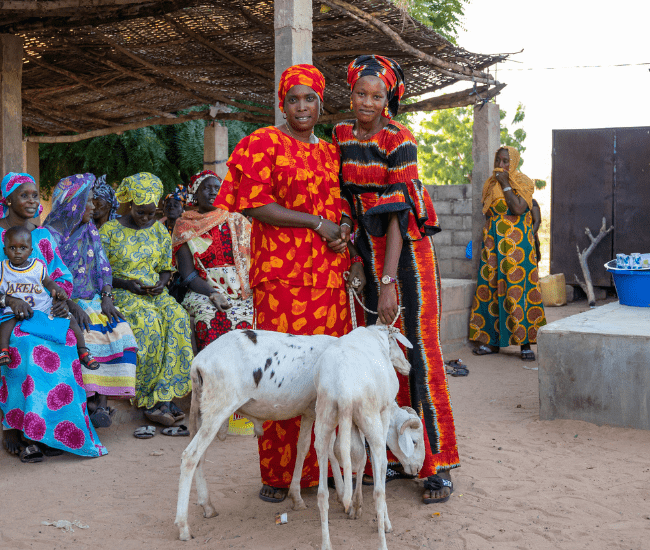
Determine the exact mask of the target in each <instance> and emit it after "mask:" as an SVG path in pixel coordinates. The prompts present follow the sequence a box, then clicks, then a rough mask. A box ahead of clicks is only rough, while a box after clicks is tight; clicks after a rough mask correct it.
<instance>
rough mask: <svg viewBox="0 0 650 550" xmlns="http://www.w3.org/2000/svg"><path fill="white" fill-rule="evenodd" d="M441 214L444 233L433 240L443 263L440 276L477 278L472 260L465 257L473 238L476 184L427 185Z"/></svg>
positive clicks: (440, 218)
mask: <svg viewBox="0 0 650 550" xmlns="http://www.w3.org/2000/svg"><path fill="white" fill-rule="evenodd" d="M426 188H427V191H428V192H429V195H431V200H433V206H434V208H435V209H436V213H437V214H438V221H439V222H440V227H441V228H442V232H440V233H438V235H436V236H435V237H434V238H433V240H434V242H435V245H436V255H437V256H438V263H439V265H440V276H441V277H444V278H447V277H448V278H453V279H475V278H476V273H474V270H473V268H472V262H471V261H470V260H468V259H467V258H465V249H466V247H467V243H469V242H470V241H471V240H472V187H471V184H465V185H427V186H426Z"/></svg>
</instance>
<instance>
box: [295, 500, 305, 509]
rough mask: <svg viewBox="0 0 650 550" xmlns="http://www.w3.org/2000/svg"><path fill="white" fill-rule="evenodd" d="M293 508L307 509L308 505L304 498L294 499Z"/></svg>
mask: <svg viewBox="0 0 650 550" xmlns="http://www.w3.org/2000/svg"><path fill="white" fill-rule="evenodd" d="M293 509H294V510H296V511H298V510H306V509H307V505H306V504H305V501H304V500H302V499H300V500H297V501H294V503H293Z"/></svg>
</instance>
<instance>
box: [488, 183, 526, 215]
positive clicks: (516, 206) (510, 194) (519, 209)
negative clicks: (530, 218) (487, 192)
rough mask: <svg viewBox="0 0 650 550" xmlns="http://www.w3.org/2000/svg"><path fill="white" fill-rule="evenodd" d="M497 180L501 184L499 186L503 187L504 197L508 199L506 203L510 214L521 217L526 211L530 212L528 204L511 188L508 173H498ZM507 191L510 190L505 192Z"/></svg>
mask: <svg viewBox="0 0 650 550" xmlns="http://www.w3.org/2000/svg"><path fill="white" fill-rule="evenodd" d="M496 178H497V181H498V182H499V185H501V190H503V196H504V197H505V198H506V203H507V204H508V208H509V209H510V212H512V213H513V214H514V215H515V216H521V215H522V214H523V213H524V212H525V211H526V210H528V204H526V201H525V200H524V199H522V198H521V197H519V196H518V195H516V194H515V192H514V191H513V190H512V187H511V186H510V183H509V180H508V173H507V172H497V175H496ZM508 188H509V189H508ZM505 189H508V190H507V191H505Z"/></svg>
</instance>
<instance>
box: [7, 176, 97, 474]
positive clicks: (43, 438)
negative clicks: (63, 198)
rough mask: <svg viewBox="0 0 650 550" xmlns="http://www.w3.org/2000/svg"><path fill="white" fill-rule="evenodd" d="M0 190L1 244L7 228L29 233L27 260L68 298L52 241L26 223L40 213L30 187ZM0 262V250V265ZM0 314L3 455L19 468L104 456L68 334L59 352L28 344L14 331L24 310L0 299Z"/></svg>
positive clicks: (63, 311)
mask: <svg viewBox="0 0 650 550" xmlns="http://www.w3.org/2000/svg"><path fill="white" fill-rule="evenodd" d="M0 189H1V192H2V197H1V198H0V203H1V204H2V219H1V220H0V238H1V239H2V240H3V241H4V236H5V232H6V230H7V229H9V228H10V227H14V226H23V227H26V228H27V229H28V230H29V231H31V233H32V242H33V249H34V250H33V252H32V255H33V256H34V257H35V258H38V259H39V260H41V261H42V262H43V263H44V264H45V266H46V267H47V270H48V273H49V274H50V277H51V279H52V280H53V281H54V282H56V283H57V284H58V285H59V286H60V287H61V288H62V289H63V290H64V291H65V292H66V294H68V295H70V294H71V293H72V275H70V272H69V271H68V268H67V267H66V266H65V265H64V263H63V261H62V260H61V257H60V256H59V253H58V251H57V246H56V241H55V240H54V238H53V237H52V235H51V234H50V232H49V231H48V230H47V229H45V228H43V227H36V226H35V225H34V223H33V222H32V220H33V219H34V218H35V217H37V216H38V215H39V214H40V212H41V208H40V203H39V196H38V187H37V186H36V183H35V181H34V179H33V178H32V177H31V176H30V175H28V174H17V173H14V172H10V173H9V174H7V175H6V176H5V177H4V178H3V180H2V184H1V186H0ZM5 259H6V256H5V253H4V251H3V250H0V260H5ZM5 306H7V307H10V308H11V310H12V311H13V313H14V315H15V316H16V318H17V319H18V321H19V324H18V325H17V326H16V328H15V329H14V330H13V331H12V334H11V339H10V341H9V355H10V356H11V363H9V364H7V365H2V366H1V367H0V372H1V378H0V409H2V412H3V413H4V421H3V428H4V432H3V445H4V447H5V449H6V450H7V451H8V452H9V453H11V454H20V459H21V460H22V461H23V462H40V461H41V460H42V459H43V454H47V455H53V454H60V452H61V451H68V452H70V453H74V454H78V455H81V456H89V457H97V456H102V455H104V454H106V452H107V451H106V448H105V447H104V446H103V445H102V444H101V443H100V441H99V438H98V437H97V434H96V433H95V429H94V428H93V427H92V426H91V424H90V420H89V418H88V415H87V413H86V390H85V388H84V385H83V380H82V376H81V371H82V368H81V362H80V361H79V358H78V357H77V349H76V345H77V344H76V339H75V337H74V334H73V333H72V331H71V330H69V331H68V333H67V335H66V341H65V343H64V344H59V343H56V342H53V341H50V340H46V339H44V338H41V337H37V336H34V335H32V334H29V333H27V332H24V331H23V330H21V326H22V322H21V321H22V320H24V319H26V318H27V317H28V315H29V308H28V305H27V303H26V302H24V301H23V300H20V299H18V298H12V297H10V296H5V295H2V296H0V307H5ZM53 312H54V313H55V314H56V315H67V313H68V306H67V305H66V302H57V303H56V304H54V306H53ZM21 436H22V437H21Z"/></svg>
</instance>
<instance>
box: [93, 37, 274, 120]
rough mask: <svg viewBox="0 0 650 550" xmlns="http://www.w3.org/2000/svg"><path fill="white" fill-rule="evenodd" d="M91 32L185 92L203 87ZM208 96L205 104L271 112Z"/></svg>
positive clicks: (218, 96) (223, 96) (218, 95)
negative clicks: (211, 103) (216, 102)
mask: <svg viewBox="0 0 650 550" xmlns="http://www.w3.org/2000/svg"><path fill="white" fill-rule="evenodd" d="M93 32H94V33H95V34H96V35H97V36H99V37H100V38H102V39H103V40H105V41H106V42H108V43H109V44H110V45H111V46H113V47H114V48H115V49H116V50H118V51H120V52H122V53H123V54H124V55H126V56H127V57H130V58H131V59H133V60H134V61H137V62H138V63H140V64H141V65H144V66H145V67H147V68H148V69H151V70H152V71H154V72H157V73H159V74H162V75H164V76H166V77H168V78H171V79H172V80H174V81H175V82H177V83H178V84H180V85H181V86H182V87H183V88H185V89H186V90H188V91H190V92H193V90H192V87H197V88H198V87H203V86H201V85H199V84H197V83H194V82H188V81H187V80H185V79H184V78H181V77H179V76H176V75H175V74H174V73H172V72H171V71H168V70H167V69H163V68H162V67H158V66H157V65H154V64H153V63H150V62H149V61H147V60H146V59H142V58H141V57H139V56H137V55H136V54H134V53H133V52H132V51H130V50H128V49H127V48H125V47H124V46H122V45H121V44H119V43H118V42H116V41H115V40H114V39H113V38H110V37H109V36H106V35H105V34H103V33H101V32H100V31H99V30H97V29H93ZM181 68H182V67H181ZM205 87H206V88H207V87H208V86H205ZM210 95H211V97H212V99H211V100H209V101H206V103H210V102H211V101H219V102H221V103H225V104H226V105H232V106H233V107H237V108H238V109H246V110H247V111H253V112H258V113H269V112H271V111H270V109H262V108H260V107H253V106H251V105H246V104H245V103H239V102H237V101H232V100H231V99H229V98H228V97H226V96H225V95H223V94H221V93H214V92H213V91H212V92H211V93H210Z"/></svg>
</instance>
